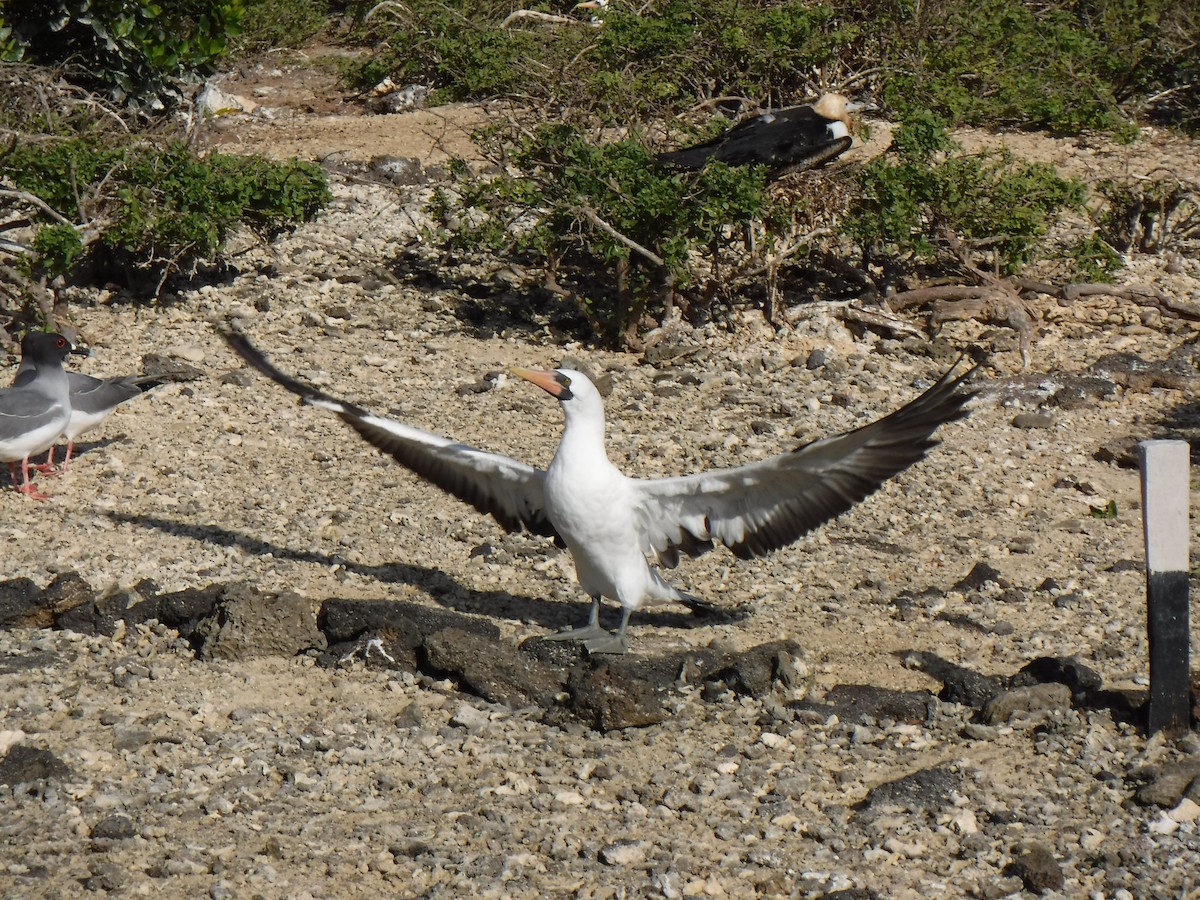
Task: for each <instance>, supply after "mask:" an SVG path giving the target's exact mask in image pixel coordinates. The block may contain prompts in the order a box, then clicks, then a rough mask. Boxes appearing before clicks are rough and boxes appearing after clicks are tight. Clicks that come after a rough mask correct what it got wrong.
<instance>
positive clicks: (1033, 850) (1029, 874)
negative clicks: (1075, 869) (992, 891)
mask: <svg viewBox="0 0 1200 900" xmlns="http://www.w3.org/2000/svg"><path fill="white" fill-rule="evenodd" d="M1004 872H1005V874H1006V875H1015V876H1016V877H1018V878H1020V879H1021V883H1022V884H1024V885H1025V888H1026V889H1027V890H1030V891H1036V892H1037V893H1039V894H1040V893H1042V892H1044V891H1057V890H1060V889H1061V888H1062V886H1063V873H1062V867H1061V866H1059V864H1058V860H1056V859H1055V858H1054V853H1053V852H1052V851H1051V850H1050V848H1049V847H1047V846H1046V845H1045V844H1043V843H1041V842H1039V841H1029V842H1028V843H1025V844H1022V845H1021V846H1020V847H1018V848H1017V856H1016V858H1015V859H1014V860H1013V861H1012V863H1010V864H1009V865H1008V866H1007V867H1006V868H1005V870H1004Z"/></svg>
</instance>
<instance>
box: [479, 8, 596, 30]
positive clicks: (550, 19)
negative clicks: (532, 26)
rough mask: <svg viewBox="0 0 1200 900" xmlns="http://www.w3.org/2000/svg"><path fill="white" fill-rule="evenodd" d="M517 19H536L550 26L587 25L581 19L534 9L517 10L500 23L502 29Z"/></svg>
mask: <svg viewBox="0 0 1200 900" xmlns="http://www.w3.org/2000/svg"><path fill="white" fill-rule="evenodd" d="M517 19H536V20H537V21H539V22H546V23H548V24H550V25H586V24H587V22H584V21H583V20H581V19H572V18H570V17H569V16H556V15H554V14H552V13H544V12H538V11H537V10H533V9H516V10H513V11H512V12H510V13H509V14H508V15H507V16H505V18H504V21H503V22H501V23H500V27H501V28H508V27H509V26H510V25H511V24H512V23H513V22H514V21H516V20H517Z"/></svg>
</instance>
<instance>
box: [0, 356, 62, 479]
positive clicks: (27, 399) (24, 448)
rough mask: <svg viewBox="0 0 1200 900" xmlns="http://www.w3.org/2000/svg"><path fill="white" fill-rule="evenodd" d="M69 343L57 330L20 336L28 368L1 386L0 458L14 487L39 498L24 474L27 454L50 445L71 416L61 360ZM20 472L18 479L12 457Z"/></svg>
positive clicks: (27, 470) (26, 474)
mask: <svg viewBox="0 0 1200 900" xmlns="http://www.w3.org/2000/svg"><path fill="white" fill-rule="evenodd" d="M72 350H74V346H73V345H72V344H71V342H70V341H68V340H67V339H66V338H64V337H63V336H62V335H60V334H47V333H45V332H35V333H32V334H29V335H26V337H25V340H23V341H22V342H21V356H22V360H23V362H22V364H23V365H24V364H25V361H27V362H28V370H29V372H30V374H29V375H28V376H27V377H26V378H24V379H22V381H21V383H20V384H14V385H13V386H12V387H8V388H4V389H0V461H2V462H6V463H8V464H9V472H10V475H11V477H12V483H13V487H14V488H15V489H16V490H18V491H20V492H21V493H23V494H28V495H29V496H30V497H33V498H34V499H38V500H40V499H43V498H44V497H45V495H44V494H40V493H38V491H37V488H36V487H35V486H34V485H33V484H32V483H31V482H30V480H29V457H30V456H34V455H36V454H38V453H41V452H43V451H45V450H49V449H50V447H52V446H53V445H54V442H55V441H57V440H58V437H59V435H61V434H62V432H63V429H64V428H66V426H67V422H68V421H69V420H70V418H71V401H70V388H69V385H68V384H67V373H66V370H64V369H63V366H62V364H63V360H64V359H65V358H66V356H67V354H68V353H70V352H71V351H72ZM18 462H19V463H20V464H21V469H22V472H23V475H24V478H23V480H22V482H21V484H18V483H17V478H16V463H18Z"/></svg>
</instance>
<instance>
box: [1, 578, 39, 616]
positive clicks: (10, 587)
mask: <svg viewBox="0 0 1200 900" xmlns="http://www.w3.org/2000/svg"><path fill="white" fill-rule="evenodd" d="M48 615H49V614H46V613H43V612H42V591H41V589H40V588H39V587H38V586H37V585H36V584H35V583H34V582H33V581H32V580H31V579H29V578H11V579H9V580H8V581H0V627H4V628H25V627H30V623H31V622H33V621H36V620H37V619H38V617H40V616H48ZM34 627H36V626H34ZM43 627H44V626H43Z"/></svg>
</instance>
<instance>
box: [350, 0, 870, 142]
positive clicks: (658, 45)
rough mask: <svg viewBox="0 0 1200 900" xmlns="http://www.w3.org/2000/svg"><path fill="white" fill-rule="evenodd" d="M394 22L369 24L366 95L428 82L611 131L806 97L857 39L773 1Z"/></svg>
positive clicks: (489, 12) (459, 10)
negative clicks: (389, 85) (596, 16)
mask: <svg viewBox="0 0 1200 900" xmlns="http://www.w3.org/2000/svg"><path fill="white" fill-rule="evenodd" d="M407 8H408V10H409V12H408V14H407V15H405V16H403V17H402V18H401V19H400V21H399V22H393V23H392V24H391V25H389V26H387V27H384V26H382V25H376V26H374V30H373V32H372V33H373V34H374V35H376V36H377V37H378V38H379V39H381V40H383V41H384V42H385V46H386V49H385V50H384V51H383V52H382V53H380V54H378V55H377V56H375V57H373V58H370V59H368V60H365V61H363V62H361V63H360V64H359V65H358V66H357V68H355V69H353V70H352V71H351V73H350V75H351V77H352V78H353V79H354V80H355V81H356V82H358V83H359V84H360V85H361V86H368V85H370V84H373V83H375V82H377V81H378V80H380V79H381V78H382V77H383V76H384V75H390V76H391V77H392V78H393V79H395V80H397V81H423V82H425V83H429V84H433V85H434V86H435V87H436V88H437V90H436V92H435V94H434V99H435V101H447V100H467V99H478V98H485V97H494V96H497V95H509V96H514V97H519V98H522V99H533V100H538V101H546V102H548V103H549V104H550V106H549V107H548V109H549V110H551V111H557V112H561V111H562V107H563V106H569V107H580V106H581V105H582V107H583V109H584V110H585V111H586V112H587V113H588V114H592V115H597V116H599V117H600V118H601V119H602V120H604V121H608V122H624V121H628V119H629V118H630V117H631V116H637V115H643V114H654V115H658V114H662V113H663V112H666V111H673V110H679V109H681V108H684V107H686V106H689V105H691V104H693V103H694V102H695V101H696V100H697V98H708V97H713V96H717V95H742V96H749V97H754V98H761V99H762V100H763V101H764V102H766V101H769V100H770V99H771V98H778V97H780V96H786V97H791V96H794V95H795V94H797V93H804V92H805V91H806V87H807V81H806V79H805V76H804V74H803V73H806V72H809V71H812V70H813V69H814V68H816V67H820V66H822V65H824V64H826V63H828V62H829V61H830V60H831V59H832V58H833V57H834V55H835V54H836V53H837V52H838V49H839V48H840V47H842V46H844V45H845V44H846V43H847V42H848V41H849V40H851V38H852V36H853V34H854V29H852V28H843V27H842V26H841V25H840V24H839V23H838V20H837V18H836V16H835V14H834V11H833V9H832V8H831V7H829V6H827V5H824V4H818V5H812V6H810V5H807V4H803V3H796V2H790V3H782V4H778V3H771V2H767V0H753V2H739V0H670V2H667V3H664V4H655V5H654V6H644V7H642V8H640V9H637V8H634V7H632V6H624V5H620V4H614V5H613V6H611V7H609V8H607V9H605V10H604V11H603V13H602V15H603V27H600V28H592V27H590V26H589V25H588V24H587V23H586V21H585V20H584V19H583V18H582V15H583V11H580V12H579V13H575V14H574V15H575V20H574V21H577V22H578V23H579V24H575V25H571V24H561V25H559V26H558V27H555V28H552V29H548V28H545V27H542V25H541V23H539V22H537V21H536V20H531V21H532V24H529V25H526V24H523V22H524V20H521V21H517V22H515V23H511V22H510V23H509V26H508V27H501V25H502V24H503V23H504V20H505V18H506V16H507V15H508V13H510V12H511V11H512V6H511V4H508V3H501V2H497V0H467V2H464V3H457V4H453V5H451V4H447V3H442V2H440V0H432V2H430V0H426V2H417V3H413V4H410V5H408V7H407Z"/></svg>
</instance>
